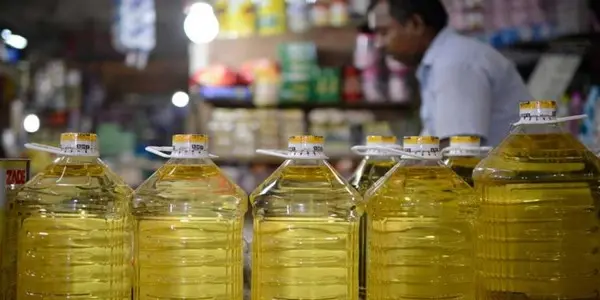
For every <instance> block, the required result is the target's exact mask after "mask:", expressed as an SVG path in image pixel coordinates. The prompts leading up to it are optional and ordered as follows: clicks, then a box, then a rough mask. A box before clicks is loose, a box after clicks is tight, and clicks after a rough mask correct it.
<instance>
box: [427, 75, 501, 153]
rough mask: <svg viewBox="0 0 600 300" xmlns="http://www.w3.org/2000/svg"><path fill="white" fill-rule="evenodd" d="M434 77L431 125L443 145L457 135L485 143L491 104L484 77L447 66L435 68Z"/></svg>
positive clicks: (489, 89) (485, 77)
mask: <svg viewBox="0 0 600 300" xmlns="http://www.w3.org/2000/svg"><path fill="white" fill-rule="evenodd" d="M433 76H434V77H433V80H434V81H433V96H434V97H435V100H436V101H435V108H434V122H433V123H434V124H435V129H434V130H435V133H436V135H437V136H439V137H440V139H441V140H442V143H447V140H448V139H449V138H450V137H452V136H456V135H470V136H479V137H481V138H482V140H485V139H487V138H488V136H489V132H490V119H491V102H492V91H491V84H490V82H489V79H488V77H487V75H486V74H485V73H484V72H483V71H482V70H479V69H476V68H474V67H471V66H469V65H460V64H448V65H445V66H444V65H442V66H436V70H435V71H434V74H433ZM444 140H445V141H444Z"/></svg>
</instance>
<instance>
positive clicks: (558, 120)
mask: <svg viewBox="0 0 600 300" xmlns="http://www.w3.org/2000/svg"><path fill="white" fill-rule="evenodd" d="M587 117H588V116H587V115H575V116H567V117H562V118H556V119H554V120H541V121H534V122H531V121H524V120H523V119H521V120H519V121H518V122H516V123H513V126H518V125H526V124H556V123H563V122H570V121H575V120H583V119H585V118H587Z"/></svg>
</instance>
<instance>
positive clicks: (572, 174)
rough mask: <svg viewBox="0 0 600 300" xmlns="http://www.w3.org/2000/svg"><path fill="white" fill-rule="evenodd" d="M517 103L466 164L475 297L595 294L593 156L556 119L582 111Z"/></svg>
mask: <svg viewBox="0 0 600 300" xmlns="http://www.w3.org/2000/svg"><path fill="white" fill-rule="evenodd" d="M519 110H520V112H519V115H520V120H519V121H518V122H517V123H516V124H514V126H513V128H512V130H511V132H510V134H509V135H508V136H507V137H506V138H505V139H504V140H503V141H502V142H501V143H500V144H499V145H498V146H497V147H496V148H494V150H492V151H491V152H490V153H489V155H488V156H487V157H486V158H484V159H483V160H482V161H481V163H479V164H478V165H477V167H476V168H475V171H474V172H473V181H474V183H475V190H476V192H477V196H478V198H477V199H479V206H480V213H479V214H478V217H477V222H476V230H477V243H476V257H477V259H478V263H477V264H476V271H477V276H478V280H477V285H478V287H477V290H478V293H479V294H478V299H484V300H485V299H507V298H511V299H516V298H519V299H557V300H558V299H598V291H599V290H598V288H599V287H600V273H599V272H598V270H600V252H599V251H598V249H600V231H599V230H598V228H600V159H599V158H598V157H596V155H595V154H594V153H593V152H591V151H590V150H589V149H588V148H586V146H585V145H583V144H582V143H581V142H580V141H579V140H578V139H577V138H576V137H575V136H573V135H572V134H571V133H570V132H569V131H568V130H567V129H566V128H564V127H565V126H562V123H564V122H567V121H571V120H577V119H582V118H585V117H586V116H585V115H579V116H572V117H565V118H557V117H556V110H557V105H556V102H554V101H530V102H523V103H521V104H520V107H519ZM499 229H501V230H499Z"/></svg>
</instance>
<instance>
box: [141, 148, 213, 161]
mask: <svg viewBox="0 0 600 300" xmlns="http://www.w3.org/2000/svg"><path fill="white" fill-rule="evenodd" d="M144 150H146V151H148V152H150V153H152V154H154V155H157V156H160V157H164V158H172V156H171V154H167V153H165V152H169V153H172V152H173V147H172V146H148V147H146V148H144ZM208 157H210V158H219V157H218V156H217V155H213V154H210V153H209V154H208Z"/></svg>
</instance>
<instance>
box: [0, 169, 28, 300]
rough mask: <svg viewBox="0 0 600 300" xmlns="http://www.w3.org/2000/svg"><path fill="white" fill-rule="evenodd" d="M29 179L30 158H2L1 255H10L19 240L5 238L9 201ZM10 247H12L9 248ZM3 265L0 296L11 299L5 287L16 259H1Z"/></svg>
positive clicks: (0, 193) (0, 190)
mask: <svg viewBox="0 0 600 300" xmlns="http://www.w3.org/2000/svg"><path fill="white" fill-rule="evenodd" d="M28 180H29V160H25V159H0V241H2V242H1V243H0V246H1V248H0V249H1V250H0V255H2V257H8V256H7V255H6V254H7V252H8V253H10V252H13V253H14V251H15V246H16V243H17V241H16V240H15V239H13V238H10V239H8V238H7V239H4V230H5V229H6V227H7V226H6V222H7V221H6V211H7V210H8V205H9V203H14V201H15V200H14V199H15V196H16V194H17V192H18V191H19V189H20V188H21V186H23V185H24V184H25V183H26V182H27V181H28ZM6 247H10V248H12V249H8V248H6ZM1 261H2V263H3V265H2V269H1V271H2V275H1V276H2V277H1V278H2V279H1V281H0V282H1V283H2V285H1V286H2V291H1V293H0V298H2V299H10V298H9V297H8V296H10V294H7V293H6V292H7V291H6V290H5V289H4V287H6V284H7V283H8V280H9V277H8V275H9V274H13V273H14V272H15V269H14V267H15V266H16V264H15V263H14V261H9V260H7V259H2V260H1ZM7 297H8V298H7Z"/></svg>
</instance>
